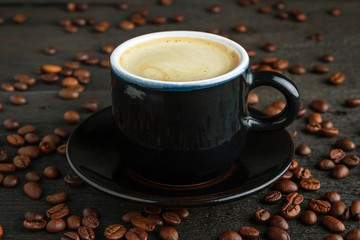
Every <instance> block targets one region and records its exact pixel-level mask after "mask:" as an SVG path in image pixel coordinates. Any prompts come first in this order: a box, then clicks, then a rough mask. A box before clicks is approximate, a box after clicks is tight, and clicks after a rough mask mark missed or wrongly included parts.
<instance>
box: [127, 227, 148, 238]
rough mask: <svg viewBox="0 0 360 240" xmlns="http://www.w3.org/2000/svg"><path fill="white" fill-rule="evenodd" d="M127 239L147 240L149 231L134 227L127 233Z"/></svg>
mask: <svg viewBox="0 0 360 240" xmlns="http://www.w3.org/2000/svg"><path fill="white" fill-rule="evenodd" d="M125 238H126V240H147V238H148V234H147V232H146V231H145V230H144V229H142V228H139V227H133V228H131V229H129V230H128V231H127V233H126V234H125Z"/></svg>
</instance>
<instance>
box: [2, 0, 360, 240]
mask: <svg viewBox="0 0 360 240" xmlns="http://www.w3.org/2000/svg"><path fill="white" fill-rule="evenodd" d="M66 2H68V1H65V0H64V1H62V0H58V1H51V3H49V2H48V1H44V0H37V1H31V3H29V2H28V1H10V0H2V1H1V2H0V8H1V11H0V17H2V18H4V19H5V22H4V23H3V24H2V25H0V83H5V82H9V83H12V82H13V76H14V75H16V74H18V73H26V74H29V75H31V76H34V77H36V79H37V83H36V85H35V86H33V87H31V88H30V89H29V90H28V91H26V92H23V93H21V94H23V95H24V96H25V97H26V98H27V100H28V103H27V104H26V105H23V106H12V105H11V104H10V103H9V97H10V96H11V95H12V93H8V92H4V91H1V92H0V103H2V104H3V109H2V110H0V123H2V122H3V121H4V120H5V119H7V118H15V119H18V120H19V122H20V123H21V125H25V124H34V125H36V127H37V131H36V132H37V133H38V134H39V135H40V136H45V135H46V134H49V133H52V131H53V130H54V128H55V127H66V128H67V129H69V130H70V131H71V130H73V129H74V128H75V127H74V126H68V125H66V124H65V123H64V121H63V120H62V116H63V114H64V112H65V111H67V110H70V109H72V110H76V111H78V112H79V113H80V115H81V118H82V119H85V118H86V117H88V116H89V114H88V113H86V112H85V111H84V110H83V109H82V108H81V104H82V102H83V101H85V100H89V99H95V100H97V101H98V102H99V106H100V108H103V107H106V106H108V105H110V72H109V70H108V69H103V68H101V67H99V66H87V65H82V67H84V68H86V69H89V70H91V72H92V78H91V79H92V81H91V83H90V84H89V85H87V86H86V87H85V91H84V92H83V93H82V94H81V97H80V98H79V99H77V100H69V101H65V100H61V99H59V98H58V97H57V91H58V90H59V89H61V84H60V82H58V83H55V84H45V83H43V82H41V80H40V79H39V76H36V75H34V74H33V71H34V70H35V69H36V68H37V67H39V66H41V65H43V64H62V63H63V62H64V61H67V60H73V59H74V56H75V54H76V53H77V52H80V51H84V52H87V53H89V54H90V55H94V56H97V57H99V58H100V59H103V58H106V57H108V55H107V54H104V53H102V52H101V51H100V49H101V46H102V45H103V44H105V43H114V44H115V45H117V44H120V43H121V42H123V41H125V40H127V39H129V38H131V37H134V36H137V35H141V34H144V33H149V32H153V31H162V30H176V29H185V30H210V29H214V28H218V29H219V30H220V33H226V34H230V36H231V38H232V39H233V40H235V41H236V42H239V43H240V44H241V45H243V46H244V47H245V48H246V49H253V50H255V51H256V52H257V56H256V57H255V58H254V59H251V61H259V60H260V59H261V58H262V57H268V56H274V55H276V56H277V57H280V58H286V59H288V60H289V61H290V65H293V64H302V65H304V66H305V67H306V68H307V69H308V73H307V74H305V75H302V76H296V75H293V74H291V73H289V72H288V71H285V75H287V76H288V77H289V78H291V79H292V80H293V81H294V82H295V83H296V84H297V86H298V88H299V90H300V93H301V98H302V99H301V101H302V105H303V106H304V107H307V108H308V106H309V103H310V102H311V101H312V100H314V99H324V100H326V101H327V102H328V103H329V104H330V112H328V113H325V114H323V115H322V116H323V119H326V120H331V121H333V122H334V124H335V126H336V127H337V128H338V129H339V130H340V134H339V136H337V137H336V138H331V139H328V138H322V137H317V136H313V135H309V134H307V133H305V132H304V128H305V120H304V119H298V120H296V121H295V122H294V123H293V124H292V125H291V126H289V127H288V129H289V131H293V130H297V131H298V135H297V136H296V138H295V139H294V145H295V147H296V146H298V145H299V144H301V143H306V144H307V145H309V146H310V147H311V148H312V150H313V153H312V154H311V156H309V157H299V156H295V159H296V160H297V161H298V162H299V165H301V166H303V167H307V168H309V169H310V170H311V172H312V174H313V175H314V177H315V178H317V179H319V180H320V181H321V183H322V187H321V189H320V190H319V191H317V192H315V193H312V192H302V191H301V192H302V193H303V194H304V196H305V201H304V203H303V204H302V208H303V209H306V208H307V202H308V200H309V199H310V198H312V197H314V198H322V197H323V196H324V193H325V192H327V191H334V190H335V191H338V192H339V193H340V194H341V196H342V199H343V201H344V203H345V204H346V205H347V206H349V205H350V204H351V202H352V200H355V199H357V200H360V190H359V184H360V167H358V168H355V169H352V170H351V173H350V175H349V176H348V177H347V178H345V179H342V180H334V179H332V178H331V177H330V176H329V174H328V172H322V171H319V170H317V169H316V168H314V165H315V163H316V162H317V161H318V160H320V159H323V158H325V157H327V155H328V153H329V151H330V150H331V148H332V145H333V144H334V142H335V140H336V139H338V138H340V137H347V138H350V139H352V140H354V141H355V143H356V144H357V145H360V120H359V119H360V108H354V109H350V108H346V107H344V106H343V103H344V101H345V99H347V98H360V81H359V73H358V70H359V69H360V51H359V49H360V41H359V39H360V31H359V29H360V21H359V13H358V11H359V7H360V2H359V1H357V0H347V1H341V0H317V1H312V0H294V1H288V2H287V10H291V9H295V8H300V9H303V10H304V11H305V12H306V13H307V14H308V20H307V21H306V22H305V23H298V22H294V21H292V20H279V19H276V18H274V14H275V11H273V12H272V13H269V14H260V13H258V12H257V9H258V8H259V7H261V6H263V5H266V4H273V3H275V2H276V1H262V2H260V3H259V4H258V5H255V6H251V7H249V8H242V7H240V6H239V5H238V4H237V2H238V1H232V0H231V1H230V0H226V1H221V4H222V6H223V11H222V12H221V13H219V14H210V13H209V12H207V11H206V9H207V8H208V7H209V6H210V5H212V4H214V3H218V2H220V1H200V0H181V1H180V0H178V1H177V0H174V4H173V5H172V6H169V7H164V6H160V5H158V4H157V2H158V1H155V0H154V1H147V0H143V1H129V2H131V7H130V9H129V10H127V11H120V10H118V9H117V8H116V7H115V5H116V3H117V2H115V1H114V2H100V1H91V2H94V4H91V5H90V7H89V9H88V10H87V11H85V12H75V13H68V12H66V11H65V3H66ZM95 3H96V4H95ZM335 6H339V7H341V9H342V11H343V14H342V15H341V16H339V17H333V16H331V15H329V14H328V13H327V11H328V10H329V9H331V8H332V7H335ZM140 8H148V9H149V12H150V14H149V18H152V17H155V16H166V17H171V16H172V15H173V14H175V13H183V14H184V15H185V21H184V22H183V23H180V24H175V23H167V24H165V25H161V26H155V25H152V24H146V25H145V26H142V27H137V28H135V30H133V31H130V32H124V31H121V30H120V29H118V28H117V25H118V24H119V23H120V21H121V20H124V19H126V18H128V17H129V16H130V15H131V13H132V12H134V11H136V10H138V9H140ZM17 13H24V14H26V15H27V16H28V21H27V22H26V23H24V24H22V25H17V24H14V23H11V21H10V20H9V19H10V18H11V17H13V16H14V15H15V14H17ZM77 16H86V17H87V16H93V17H95V18H96V19H97V20H98V21H109V22H110V24H111V27H110V29H109V31H108V32H106V33H103V34H99V33H95V32H94V31H93V30H92V28H91V27H89V26H87V27H84V28H79V32H78V33H76V34H67V33H65V32H64V31H63V29H62V28H61V27H60V26H59V25H58V21H59V20H60V19H61V18H65V17H67V18H70V19H73V18H75V17H77ZM237 23H243V24H245V25H246V26H247V27H248V33H245V34H240V33H235V32H234V31H233V30H232V28H233V26H235V24H237ZM315 32H320V33H322V34H323V35H324V40H323V41H321V42H313V41H311V40H309V39H308V37H309V36H310V35H311V34H312V33H315ZM266 42H273V43H275V44H276V46H277V49H278V50H277V52H276V53H274V54H272V53H266V52H263V51H262V50H261V46H262V45H263V44H264V43H266ZM49 45H53V46H55V47H56V48H57V51H58V53H57V54H56V55H54V56H47V55H45V54H44V53H43V49H44V48H45V47H47V46H49ZM324 53H332V54H333V55H334V56H335V62H334V63H322V62H320V61H319V58H320V57H321V56H322V55H323V54H324ZM314 64H320V65H326V66H329V67H330V69H331V72H342V73H344V74H345V76H346V80H345V82H344V83H343V84H341V85H339V86H331V85H328V84H327V79H328V77H329V76H330V73H328V74H325V75H316V74H313V73H311V68H312V66H313V65H314ZM256 92H257V93H258V94H259V96H260V103H259V106H258V108H259V109H262V108H263V107H265V106H266V105H267V104H269V103H271V102H272V101H274V100H278V99H281V96H280V95H279V94H278V93H277V92H276V91H274V90H269V89H268V88H259V89H256ZM308 112H309V109H308ZM338 112H341V113H343V114H340V115H339V114H336V113H338ZM8 134H9V133H8V132H7V131H6V130H5V129H4V128H3V127H2V126H0V147H1V148H3V149H6V150H7V151H9V152H10V154H11V156H12V157H14V156H15V155H16V149H15V148H13V147H11V146H10V145H9V144H8V143H7V142H6V140H5V139H6V136H7V135H8ZM354 153H355V154H357V155H359V154H360V152H359V146H358V147H357V149H356V150H355V152H354ZM264 161H266V159H264ZM48 165H55V166H57V167H58V168H59V169H60V171H61V173H62V176H64V175H66V174H67V173H70V172H71V169H70V167H69V166H68V164H67V162H66V160H65V158H63V157H60V156H58V155H56V154H55V155H50V156H46V157H41V158H40V159H37V160H34V161H33V162H32V165H31V167H30V168H29V169H27V170H23V171H20V170H18V171H16V175H17V176H19V177H20V185H19V186H18V187H16V188H14V189H6V188H4V187H2V186H1V187H0V225H1V226H2V228H3V230H4V237H3V239H5V240H6V239H24V240H27V239H29V240H30V239H31V240H35V239H36V240H37V239H49V240H51V239H60V236H61V234H60V233H57V234H48V233H46V232H45V231H42V232H37V233H30V232H27V231H26V230H25V229H24V228H23V227H22V221H23V216H24V213H25V212H26V211H28V210H38V211H41V212H45V211H46V209H48V208H50V205H49V204H48V203H46V201H45V197H43V198H41V199H40V200H30V199H29V198H27V197H26V196H25V194H24V193H23V192H22V186H23V185H24V183H25V179H24V176H25V173H26V172H28V171H38V172H42V170H43V169H44V168H45V167H46V166H48ZM40 184H41V186H42V187H43V189H44V192H45V196H46V195H50V194H52V193H56V192H61V191H66V192H68V195H69V200H68V202H67V204H68V205H69V208H70V212H71V214H77V215H80V214H81V211H82V209H83V208H84V207H87V206H92V207H95V208H97V209H98V211H99V214H100V221H101V225H100V228H99V229H97V230H96V235H97V238H96V239H105V238H104V237H103V232H104V230H105V228H106V226H108V225H110V224H116V223H121V216H122V214H124V213H126V212H128V211H133V210H142V207H141V206H139V205H136V204H133V203H129V202H126V201H123V200H121V199H118V198H114V197H111V196H109V195H106V194H103V193H102V192H99V191H97V190H95V189H93V188H92V187H90V186H85V187H83V188H80V189H75V190H74V189H71V188H69V187H68V186H66V184H65V183H64V182H63V180H62V179H61V178H60V179H57V180H43V181H42V182H41V183H40ZM267 192H268V190H264V191H263V192H261V193H258V194H255V195H253V196H250V197H248V198H246V199H242V200H237V201H234V202H231V203H227V204H222V205H219V206H206V207H201V208H194V209H190V217H189V218H188V219H186V220H184V221H183V223H182V224H181V225H180V226H179V227H177V230H178V231H179V235H180V238H181V239H187V240H198V239H199V240H204V239H217V237H218V236H219V235H220V234H221V233H222V232H223V231H226V230H235V231H236V230H237V229H238V228H240V227H241V226H252V227H256V228H258V229H259V230H260V232H261V237H260V239H264V238H265V237H264V233H265V232H266V228H267V227H266V225H260V224H257V223H255V222H254V221H253V220H252V216H253V213H254V212H255V210H256V209H257V208H259V207H262V208H265V209H267V210H268V211H270V212H271V213H272V214H276V213H278V212H279V210H280V208H281V204H276V205H273V206H268V205H265V204H264V203H262V198H263V195H264V194H265V193H267ZM289 225H290V230H289V234H290V236H291V237H292V239H297V240H307V239H322V238H323V237H324V236H325V235H327V234H330V233H329V232H328V231H327V230H325V228H324V227H322V226H321V225H320V224H319V223H318V224H316V225H315V226H312V227H305V226H303V225H302V224H301V223H300V221H299V220H298V219H296V220H292V221H290V222H289ZM126 226H127V227H128V228H130V226H129V225H126ZM345 226H346V229H347V230H346V232H347V231H348V230H350V229H353V228H359V223H358V222H354V221H351V220H349V221H346V222H345ZM343 235H344V234H343ZM149 239H157V237H156V234H151V236H150V238H149Z"/></svg>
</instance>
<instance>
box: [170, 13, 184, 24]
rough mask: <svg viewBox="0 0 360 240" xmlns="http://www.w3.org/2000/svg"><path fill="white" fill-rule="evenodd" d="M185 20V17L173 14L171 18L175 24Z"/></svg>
mask: <svg viewBox="0 0 360 240" xmlns="http://www.w3.org/2000/svg"><path fill="white" fill-rule="evenodd" d="M184 20H185V16H184V15H183V14H174V15H173V17H172V21H173V22H175V23H181V22H183V21H184Z"/></svg>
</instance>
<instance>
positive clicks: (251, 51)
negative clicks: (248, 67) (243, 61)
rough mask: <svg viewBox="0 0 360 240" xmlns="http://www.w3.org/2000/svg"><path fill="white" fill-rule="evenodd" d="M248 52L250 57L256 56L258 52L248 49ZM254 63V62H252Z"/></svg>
mask: <svg viewBox="0 0 360 240" xmlns="http://www.w3.org/2000/svg"><path fill="white" fill-rule="evenodd" d="M246 52H247V54H248V55H249V57H251V58H252V57H255V56H256V52H255V51H254V50H246ZM250 64H252V63H250Z"/></svg>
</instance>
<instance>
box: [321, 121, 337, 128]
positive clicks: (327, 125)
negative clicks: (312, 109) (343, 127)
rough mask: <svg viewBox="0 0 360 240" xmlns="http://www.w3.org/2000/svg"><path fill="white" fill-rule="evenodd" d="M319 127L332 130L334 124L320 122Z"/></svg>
mask: <svg viewBox="0 0 360 240" xmlns="http://www.w3.org/2000/svg"><path fill="white" fill-rule="evenodd" d="M320 125H321V128H334V124H333V123H332V122H331V121H329V120H325V121H322V122H321V123H320Z"/></svg>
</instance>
